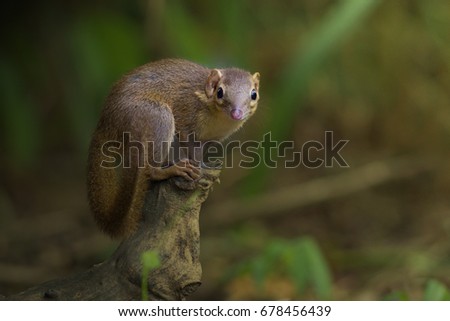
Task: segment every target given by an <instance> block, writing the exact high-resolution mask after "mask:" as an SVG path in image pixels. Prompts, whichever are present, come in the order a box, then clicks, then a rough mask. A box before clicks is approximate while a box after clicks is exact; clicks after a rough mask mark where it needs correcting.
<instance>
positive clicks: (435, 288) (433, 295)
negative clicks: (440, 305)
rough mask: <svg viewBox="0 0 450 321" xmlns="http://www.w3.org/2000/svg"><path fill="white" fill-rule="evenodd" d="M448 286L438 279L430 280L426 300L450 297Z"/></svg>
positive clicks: (426, 290) (424, 296) (424, 297)
mask: <svg viewBox="0 0 450 321" xmlns="http://www.w3.org/2000/svg"><path fill="white" fill-rule="evenodd" d="M448 295H449V293H448V290H447V287H446V286H445V285H444V284H442V283H441V282H439V281H437V280H429V281H428V282H427V284H426V286H425V293H424V295H423V299H424V300H425V301H442V300H445V299H446V298H447V297H448Z"/></svg>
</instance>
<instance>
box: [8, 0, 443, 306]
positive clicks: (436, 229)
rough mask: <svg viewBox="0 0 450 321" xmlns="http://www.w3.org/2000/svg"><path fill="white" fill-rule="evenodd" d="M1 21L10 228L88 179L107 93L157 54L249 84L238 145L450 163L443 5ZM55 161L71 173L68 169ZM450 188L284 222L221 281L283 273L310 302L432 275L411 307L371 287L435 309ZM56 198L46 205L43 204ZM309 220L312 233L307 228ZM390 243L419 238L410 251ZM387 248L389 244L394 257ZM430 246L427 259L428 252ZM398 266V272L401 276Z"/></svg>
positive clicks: (259, 182) (150, 5)
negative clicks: (316, 142)
mask: <svg viewBox="0 0 450 321" xmlns="http://www.w3.org/2000/svg"><path fill="white" fill-rule="evenodd" d="M0 18H1V21H2V22H1V23H2V28H1V30H0V33H1V37H2V48H1V51H0V152H1V153H0V177H1V181H0V183H1V184H2V185H0V211H1V212H2V213H1V214H2V215H3V214H5V215H4V216H8V215H7V214H11V213H19V215H17V217H19V216H20V215H21V214H23V213H25V212H26V211H25V209H24V207H22V206H23V204H31V205H30V207H31V208H32V210H31V211H29V212H34V211H35V208H34V207H33V206H35V205H36V203H39V202H38V201H36V200H35V199H34V198H33V195H34V194H37V191H40V190H44V191H47V190H46V189H45V187H46V184H47V183H48V182H47V181H46V178H48V176H50V175H51V174H52V173H54V172H56V173H58V175H60V176H61V177H62V180H63V181H64V182H63V183H64V184H63V185H65V184H67V185H69V186H70V188H72V186H71V185H70V184H74V185H76V184H77V183H79V182H78V181H76V182H72V181H69V178H71V179H73V177H72V176H71V175H70V174H71V173H72V171H74V168H81V169H84V166H85V158H86V154H87V146H88V144H89V139H90V135H91V133H92V131H93V129H94V127H95V125H96V122H97V119H98V115H99V112H100V109H101V106H102V102H103V100H104V98H105V96H106V95H107V93H108V90H109V88H110V87H111V86H112V84H113V83H114V81H116V80H117V79H118V78H119V77H120V76H121V75H122V74H124V73H125V72H127V71H129V70H131V69H133V68H134V67H137V66H139V65H142V64H144V63H146V62H147V61H152V60H156V59H159V58H163V57H180V58H186V59H190V60H194V61H197V62H199V63H202V64H205V65H208V66H211V67H213V66H214V67H215V66H238V67H242V68H245V69H248V70H250V71H252V72H254V71H259V72H260V73H261V92H260V94H261V98H262V99H261V101H260V105H259V111H258V113H257V114H256V115H255V116H254V119H252V120H250V121H249V122H248V124H246V126H245V128H244V129H243V131H242V132H241V133H239V135H242V136H246V135H247V136H248V137H251V138H252V139H258V134H259V133H262V132H267V131H268V130H271V131H272V137H274V138H276V139H284V138H288V139H290V140H293V141H295V142H296V143H300V144H301V143H302V142H304V141H306V140H312V139H319V137H322V136H323V132H324V130H333V131H334V132H335V133H336V134H337V135H339V136H340V137H343V138H345V139H349V140H350V144H349V146H348V150H347V149H346V159H347V160H348V161H349V163H350V165H351V166H353V164H361V163H365V162H367V161H369V160H371V159H383V158H385V157H389V156H391V155H399V154H401V155H403V154H407V155H413V156H416V157H422V156H426V157H427V158H429V159H430V160H431V161H430V162H437V163H439V164H440V163H445V164H447V163H448V161H446V160H447V159H448V157H449V156H450V155H449V151H450V148H449V147H450V140H449V139H448V138H449V135H450V109H449V106H450V72H449V69H450V34H449V32H448V30H450V8H449V3H448V1H446V0H427V1H424V0H396V1H388V0H340V1H332V0H305V1H293V0H286V1H269V0H262V1H256V0H245V1H226V0H218V1H216V2H214V3H211V2H210V1H206V0H192V1H181V0H166V1H165V0H148V1H144V0H141V1H120V0H112V1H102V0H94V1H89V2H73V1H69V2H60V1H55V0H48V1H44V2H32V3H25V2H7V3H6V4H5V5H4V7H3V8H2V11H1V13H0ZM346 148H347V147H346ZM61 159H66V160H69V161H68V163H69V165H70V166H68V167H64V165H63V164H64V162H61V161H60V160H61ZM333 170H336V169H320V170H317V171H303V170H302V169H295V170H290V171H284V170H283V169H282V168H280V169H277V170H270V171H268V170H267V169H266V168H264V167H259V168H257V169H254V170H253V172H251V173H250V172H249V171H246V172H245V173H244V174H242V173H240V174H239V171H234V172H232V173H231V172H227V175H226V176H225V177H223V181H224V185H225V186H228V189H225V188H224V189H223V190H222V191H221V192H222V194H226V193H228V194H229V195H226V197H229V198H231V197H249V195H250V194H251V193H255V192H260V191H262V190H265V191H270V190H271V189H276V188H278V187H280V186H282V187H286V186H287V185H288V184H291V183H298V182H299V181H303V180H306V179H309V178H314V177H318V176H321V175H325V174H328V172H329V171H333ZM236 173H238V174H236ZM36 177H37V178H38V179H35V178H36ZM77 179H79V180H83V181H84V177H81V178H80V177H77ZM227 179H228V183H227ZM17 182H21V183H22V184H21V183H17ZM230 182H231V183H230ZM227 184H228V185H227ZM24 186H25V187H24ZM24 188H27V189H26V191H25V192H24ZM425 190H426V191H425ZM53 191H56V192H57V191H59V189H58V188H55V189H54V190H53ZM449 191H450V168H449V167H448V165H444V166H442V167H440V168H439V178H438V182H433V183H431V182H430V181H427V180H423V181H420V184H417V185H416V186H407V187H405V186H403V185H402V186H398V185H394V186H392V187H390V188H386V190H384V191H383V192H384V194H383V192H377V191H375V192H373V193H369V195H368V196H367V195H365V196H364V197H366V198H364V197H360V198H358V197H354V198H353V199H351V200H350V201H349V203H345V202H343V203H339V202H337V203H336V204H333V205H332V206H330V208H327V207H326V206H324V207H320V206H319V207H318V209H315V210H311V209H309V210H310V211H312V212H313V214H314V217H316V220H317V221H319V222H318V223H317V222H316V221H314V220H313V219H311V218H309V221H306V223H305V224H303V220H304V219H305V218H304V217H299V216H298V215H297V213H294V214H293V215H296V216H295V217H294V218H293V217H292V216H290V217H288V218H287V220H288V221H289V224H287V225H288V226H290V227H295V230H294V231H292V230H291V231H290V232H287V231H286V230H287V229H286V230H283V232H279V230H278V232H275V231H273V232H272V231H271V233H273V234H270V235H269V236H268V237H267V239H265V241H266V243H267V244H264V246H260V247H259V250H258V254H256V255H253V256H252V257H253V259H251V260H249V261H248V262H244V263H243V264H242V265H239V268H237V270H233V271H234V272H236V271H238V270H239V271H240V272H242V273H244V274H245V273H246V274H248V275H251V276H252V279H253V280H254V281H255V282H256V283H258V284H262V283H263V282H264V280H266V279H267V277H270V276H271V275H272V274H275V275H277V276H282V277H286V278H287V279H289V280H290V281H291V282H292V283H294V284H295V286H296V289H297V295H299V296H302V295H303V294H304V291H305V290H306V291H309V290H311V291H312V292H313V294H314V296H315V297H317V298H322V299H329V298H331V299H333V298H336V297H337V298H341V297H344V298H348V297H349V296H350V297H351V296H352V295H353V294H354V293H353V292H351V291H349V293H344V294H342V293H338V296H334V295H333V293H332V292H333V291H334V290H335V289H336V288H337V287H339V286H341V287H342V288H346V287H348V288H352V287H353V288H354V287H357V286H356V285H355V282H354V281H353V283H352V282H351V281H348V274H351V275H358V276H359V277H360V280H359V281H360V282H358V286H359V287H360V288H362V287H366V286H365V284H364V282H365V280H366V278H368V277H367V274H368V273H371V274H373V275H375V274H376V273H377V272H378V271H379V270H381V269H382V267H385V268H386V269H389V270H395V268H398V269H401V271H402V273H398V274H401V275H400V276H397V279H398V278H401V277H405V278H408V279H413V278H418V277H419V276H420V278H423V277H424V276H425V277H426V279H428V278H429V277H430V278H432V279H431V280H430V281H429V282H428V283H427V285H426V286H425V288H424V289H422V287H420V289H421V290H423V292H424V295H423V297H420V296H418V295H416V293H413V294H412V295H411V294H410V293H409V292H408V291H407V290H403V288H402V287H401V286H399V285H398V283H395V282H393V281H392V282H391V279H389V276H390V277H392V275H391V274H389V275H388V277H384V278H383V279H384V280H386V283H388V284H389V285H390V288H391V289H398V290H396V291H394V292H392V293H391V294H389V295H388V297H389V298H391V299H396V300H401V299H411V298H415V299H417V298H423V299H433V300H440V299H447V298H448V288H447V287H446V285H445V284H444V283H445V278H444V277H442V276H443V275H445V274H444V273H442V270H444V271H446V272H447V271H448V264H449V263H448V261H446V260H445V259H443V258H442V257H443V254H442V253H448V251H447V250H448V248H447V247H446V244H447V243H448V242H447V241H448V235H449V232H448V231H449V228H448V226H450V225H449V224H450V223H449V221H448V218H447V217H448V215H447V214H448V211H447V207H446V206H447V204H446V203H445V200H446V199H447V198H448V197H447V195H448V193H449ZM426 193H429V194H426ZM71 195H72V197H77V195H73V194H71ZM214 196H215V195H214ZM214 196H213V197H214ZM360 196H361V195H360ZM38 198H39V197H36V199H38ZM59 198H60V196H59V195H57V194H55V195H53V194H51V195H49V196H48V197H47V198H46V199H45V200H46V201H47V202H55V201H56V200H58V199H59ZM210 198H211V197H210ZM41 199H42V197H41ZM62 199H63V201H64V198H62ZM219 201H221V199H220V197H219ZM42 202H43V201H42ZM79 202H85V199H84V198H81V197H80V200H79ZM349 204H350V205H349ZM305 212H307V210H305ZM442 213H444V214H442ZM282 214H283V215H286V214H287V213H282ZM283 215H281V214H280V217H282V216H283ZM9 216H11V217H15V216H14V215H12V214H11V215H9ZM2 219H3V217H2ZM281 221H282V219H281V218H280V222H281ZM2 222H3V220H2ZM5 222H6V220H5ZM280 222H278V221H277V222H276V224H273V225H272V224H271V223H272V222H269V223H268V224H267V225H268V227H269V228H272V227H275V226H276V225H277V224H282V223H280ZM314 222H316V223H317V224H318V225H319V226H320V228H316V229H314V228H313V226H314ZM304 225H307V226H311V227H310V228H309V229H308V228H302V227H303V226H304ZM202 233H203V232H202ZM243 233H244V232H243ZM422 234H426V236H424V235H422ZM305 235H311V236H310V237H308V236H305ZM202 237H204V236H202ZM245 237H248V235H245V236H243V237H242V238H245ZM281 238H282V239H281ZM286 239H289V241H288V240H286ZM399 239H400V240H403V241H404V242H405V243H408V242H410V241H412V240H414V241H417V243H414V244H420V249H417V248H413V249H411V248H410V247H407V246H404V245H402V244H400V243H401V242H399ZM442 239H443V240H444V241H442ZM405 240H406V241H405ZM420 242H423V243H420ZM330 244H333V245H335V247H333V246H331V245H330ZM379 244H381V245H379ZM392 244H395V245H397V244H400V245H398V248H397V247H395V248H394V251H393V250H392V248H393V247H392V246H391V245H392ZM430 244H431V245H433V246H435V248H438V250H436V249H434V251H435V252H433V253H429V252H428V247H429V245H430ZM436 244H437V245H436ZM442 244H444V245H442ZM319 245H320V246H319ZM376 245H378V247H376ZM227 246H228V244H227V245H226V246H224V248H226V247H227ZM372 246H373V247H372ZM402 246H403V247H402ZM418 247H419V246H418ZM235 248H238V246H237V245H236V246H235ZM380 248H381V250H380ZM320 249H323V252H322V251H321V250H320ZM339 251H341V252H345V255H342V253H341V252H339ZM223 252H225V251H223ZM394 252H395V253H394ZM400 252H402V253H403V254H404V253H405V252H408V255H404V256H405V257H406V258H405V259H404V262H403V261H402V260H401V259H399V258H398V257H396V256H395V255H396V253H400ZM409 252H414V254H415V255H412V254H411V255H409ZM214 253H215V252H214ZM424 253H425V254H426V255H423V254H424ZM435 253H438V254H435ZM241 254H242V253H241ZM421 255H423V256H424V257H425V259H424V258H422V259H420V258H418V257H420V256H421ZM244 256H245V255H244V254H242V257H244ZM245 257H248V256H245ZM324 257H325V258H326V259H325V258H324ZM392 257H395V258H396V259H394V260H392ZM410 257H412V258H413V259H411V258H410ZM398 262H403V263H404V265H403V266H401V267H398V266H396V265H395V264H397V263H398ZM152 264H153V263H151V264H150V265H149V266H153V265H152ZM230 265H231V264H230ZM221 267H222V266H221ZM404 270H406V271H407V272H408V273H409V274H408V273H403V271H404ZM395 271H397V270H395ZM335 274H336V275H339V276H340V277H341V278H340V279H338V277H332V275H333V276H334V275H335ZM404 275H406V276H404ZM234 276H236V275H234ZM236 277H237V276H236ZM374 278H375V277H374ZM392 278H393V279H394V277H392ZM433 278H435V279H433ZM361 279H362V280H363V281H361ZM437 279H439V280H441V279H442V281H437ZM421 280H422V279H421ZM376 281H377V282H375V281H374V284H371V285H372V287H373V288H374V290H373V291H377V294H376V295H372V296H370V298H373V297H377V298H381V297H383V296H382V295H381V294H379V293H385V289H378V288H376V285H377V284H378V283H380V282H378V281H379V279H377V280H376ZM339 282H341V283H339ZM440 282H442V283H440ZM336 283H339V284H336ZM391 283H395V284H392V285H391ZM361 284H362V285H361ZM420 286H422V284H421V285H420ZM421 293H422V292H421ZM339 295H340V296H339ZM363 297H364V296H363Z"/></svg>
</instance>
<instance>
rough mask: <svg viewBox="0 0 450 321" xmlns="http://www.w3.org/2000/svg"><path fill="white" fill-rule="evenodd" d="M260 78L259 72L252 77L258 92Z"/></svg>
mask: <svg viewBox="0 0 450 321" xmlns="http://www.w3.org/2000/svg"><path fill="white" fill-rule="evenodd" d="M259 77H260V75H259V72H255V73H254V74H253V76H252V78H253V81H254V82H255V87H256V90H258V88H259Z"/></svg>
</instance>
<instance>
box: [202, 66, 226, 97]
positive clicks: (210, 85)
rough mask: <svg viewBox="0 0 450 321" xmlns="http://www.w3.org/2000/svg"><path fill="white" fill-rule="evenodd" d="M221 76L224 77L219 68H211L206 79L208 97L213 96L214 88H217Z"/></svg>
mask: <svg viewBox="0 0 450 321" xmlns="http://www.w3.org/2000/svg"><path fill="white" fill-rule="evenodd" d="M220 78H222V73H221V72H220V70H219V69H213V70H211V73H210V74H209V76H208V79H207V80H206V87H205V93H206V97H208V98H211V97H212V96H213V95H214V90H216V87H217V84H218V83H219V81H220Z"/></svg>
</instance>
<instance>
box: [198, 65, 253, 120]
mask: <svg viewBox="0 0 450 321" xmlns="http://www.w3.org/2000/svg"><path fill="white" fill-rule="evenodd" d="M258 90H259V73H258V72H255V73H254V74H253V75H252V74H250V73H249V72H247V71H244V70H241V69H237V68H229V69H213V70H211V72H210V74H209V76H208V79H207V81H206V86H205V94H206V97H207V99H208V103H209V105H210V106H211V107H212V108H215V109H217V110H218V111H221V112H225V113H226V114H227V115H228V116H229V117H230V119H232V120H234V121H241V122H243V121H245V120H247V119H248V118H250V116H252V115H253V114H254V113H255V111H256V108H257V106H258V100H259V91H258Z"/></svg>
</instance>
